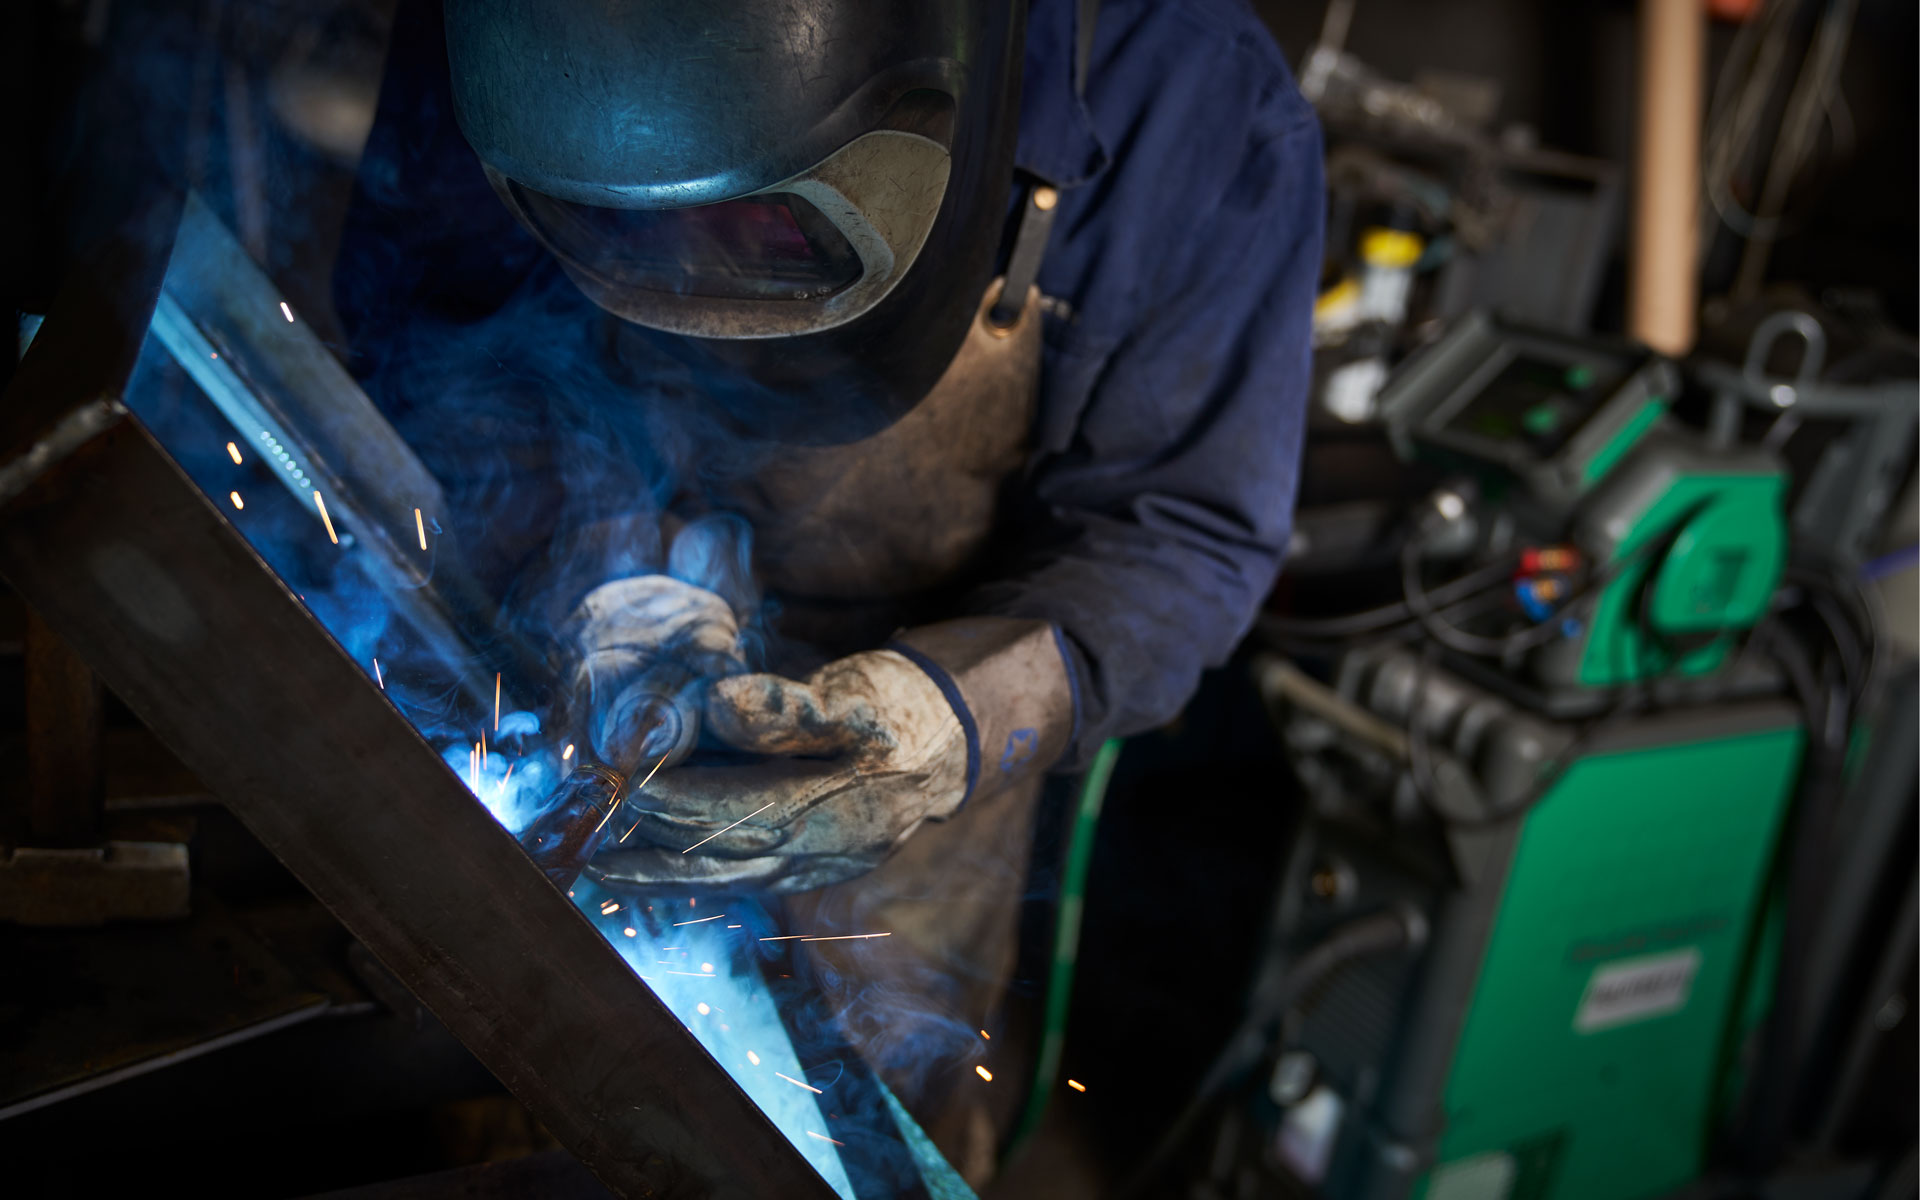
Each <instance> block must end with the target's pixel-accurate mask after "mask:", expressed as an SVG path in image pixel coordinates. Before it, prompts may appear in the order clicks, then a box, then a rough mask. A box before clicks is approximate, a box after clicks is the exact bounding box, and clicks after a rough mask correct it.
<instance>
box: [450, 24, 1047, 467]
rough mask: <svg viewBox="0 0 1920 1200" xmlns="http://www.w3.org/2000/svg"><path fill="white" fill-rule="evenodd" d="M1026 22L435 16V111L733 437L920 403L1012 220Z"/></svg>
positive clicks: (845, 421) (863, 420) (822, 426)
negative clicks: (731, 420)
mask: <svg viewBox="0 0 1920 1200" xmlns="http://www.w3.org/2000/svg"><path fill="white" fill-rule="evenodd" d="M1025 10H1026V6H1025V4H1024V3H1022V2H1021V0H907V2H902V0H721V2H719V3H705V4H682V3H648V2H643V0H545V2H542V3H535V2H533V0H447V2H446V27H447V52H448V60H449V63H450V66H451V68H452V78H453V93H454V107H455V114H456V116H457V118H458V120H459V123H460V128H461V131H462V132H463V133H464V134H465V136H466V138H467V141H468V142H469V143H470V144H471V145H472V146H473V148H474V150H475V151H476V152H477V153H478V155H479V157H480V160H481V163H482V165H483V166H484V167H485V169H486V173H487V176H488V178H489V179H490V180H491V181H492V183H493V187H494V190H495V191H496V192H497V193H498V195H499V196H500V198H501V200H502V201H503V202H504V203H505V204H506V206H507V207H508V208H509V209H510V210H511V211H512V212H513V214H514V216H515V217H516V218H518V219H519V221H520V223H521V224H522V225H524V226H525V227H526V228H527V229H528V230H530V231H531V232H532V234H533V236H534V237H535V238H537V239H538V240H539V241H540V242H541V243H542V244H543V245H544V246H545V247H546V248H547V250H548V251H550V252H551V253H552V255H553V256H554V258H556V259H557V260H558V261H559V263H560V265H561V266H562V267H563V268H564V270H565V271H566V273H567V275H568V276H569V277H570V278H571V279H572V280H573V282H574V283H575V284H576V285H577V286H578V287H579V289H580V290H581V291H582V292H584V293H585V294H586V295H587V296H588V297H589V298H590V299H592V301H593V302H594V303H595V304H597V305H599V306H600V308H602V309H604V310H606V311H607V312H610V313H612V314H614V315H615V316H618V317H620V318H622V319H623V320H624V321H626V322H629V323H631V325H632V326H634V327H638V328H639V329H640V330H644V331H648V332H646V333H645V334H642V335H641V339H642V340H643V341H645V342H646V343H648V344H649V345H650V347H651V349H652V350H653V351H655V352H658V353H659V354H662V355H664V356H666V357H667V358H669V359H671V360H673V361H674V362H675V363H677V364H678V365H679V367H680V368H681V369H682V373H683V374H687V375H690V376H691V377H695V378H698V379H699V380H700V383H701V386H702V388H703V390H705V391H706V392H707V393H708V394H709V396H710V397H711V398H712V399H713V400H714V401H715V402H717V403H719V404H721V405H723V406H728V407H731V408H732V409H734V410H735V415H736V416H738V417H740V418H741V419H742V421H743V422H749V423H760V424H763V425H767V426H771V427H775V432H785V433H787V434H794V433H799V434H800V435H801V436H802V437H803V438H805V440H847V439H850V438H851V437H858V436H865V435H866V434H867V433H870V432H873V431H874V430H876V429H878V428H882V427H884V426H885V425H886V424H887V423H889V422H890V421H891V420H893V419H895V418H897V417H898V416H899V415H900V414H902V413H903V412H905V411H906V410H907V409H909V408H911V407H912V406H913V405H914V404H915V403H917V402H918V401H919V399H920V398H921V397H922V396H923V395H925V393H926V392H927V390H928V389H929V388H930V387H931V386H932V384H933V383H934V381H935V380H936V379H937V378H938V377H939V375H940V373H941V371H942V370H943V369H944V368H945V366H946V364H947V363H948V361H949V360H950V359H951V358H952V356H953V354H954V353H955V351H956V350H957V349H958V347H959V345H960V341H961V339H962V338H963V337H964V336H965V333H966V330H967V328H968V326H969V324H970V323H971V321H972V320H973V318H974V315H975V312H976V309H977V307H978V304H979V301H980V298H981V296H982V294H983V292H984V290H985V288H986V286H987V284H988V282H989V276H990V274H991V271H992V266H993V261H994V256H995V253H996V251H997V249H998V242H999V234H1000V230H1001V226H1002V223H1003V221H1004V219H1005V216H1006V211H1007V209H1006V204H1007V189H1008V185H1009V182H1010V177H1011V173H1012V164H1013V149H1014V136H1015V124H1016V119H1017V113H1018V105H1019V84H1020V68H1021V54H1022V49H1023V45H1024V31H1025Z"/></svg>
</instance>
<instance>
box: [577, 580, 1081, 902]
mask: <svg viewBox="0 0 1920 1200" xmlns="http://www.w3.org/2000/svg"><path fill="white" fill-rule="evenodd" d="M706 713H707V728H708V730H709V731H710V732H711V733H712V734H714V735H715V736H716V737H717V738H719V739H720V740H721V741H723V742H725V743H727V744H728V745H730V746H732V747H734V748H735V749H738V750H743V751H746V752H749V753H752V754H758V755H764V756H766V757H765V758H763V759H762V760H760V761H757V762H750V763H743V764H740V765H720V766H694V767H683V768H680V769H677V770H669V771H666V772H663V773H662V774H661V775H659V776H658V777H656V778H655V779H654V781H653V782H652V783H651V784H649V785H648V787H647V789H646V791H645V792H644V793H642V794H640V795H637V796H634V797H632V798H631V799H630V800H629V804H630V805H631V806H632V808H631V810H630V811H632V812H633V813H634V814H635V819H636V820H637V821H638V824H637V825H636V826H634V828H633V830H632V832H631V833H630V834H629V835H628V836H627V838H626V839H625V840H624V842H622V843H620V844H616V845H614V846H611V847H609V848H607V849H606V850H603V851H602V852H601V853H600V854H599V856H598V857H596V858H595V859H594V862H593V865H592V866H591V867H590V868H589V869H590V871H591V872H592V873H593V874H595V875H596V876H599V877H600V878H602V879H603V880H606V881H609V882H615V883H626V884H675V885H679V884H708V885H725V886H730V887H761V888H771V889H772V890H775V891H782V892H797V891H806V890H809V889H812V888H816V887H822V886H824V885H826V884H829V883H836V882H839V881H840V880H843V879H848V878H851V877H853V876H855V875H859V874H862V873H864V872H866V871H869V870H871V869H873V868H874V867H875V866H877V865H879V863H880V862H881V861H882V860H883V859H885V858H886V856H887V854H888V853H889V852H890V851H892V850H893V848H894V847H895V846H897V845H899V844H900V843H901V841H903V840H904V839H905V838H907V837H908V836H909V835H911V834H912V833H913V832H914V831H915V830H917V829H919V828H920V826H921V825H922V824H924V823H926V822H928V821H939V820H942V819H944V818H946V817H949V816H951V815H952V814H953V813H954V812H955V811H956V810H958V809H959V807H960V806H961V805H962V804H963V803H964V802H965V801H966V799H967V797H968V796H969V794H970V793H971V792H973V791H974V790H975V789H977V788H983V787H989V788H997V787H1002V786H1006V785H1008V784H1010V783H1012V782H1014V781H1016V780H1018V779H1021V778H1024V777H1027V776H1030V775H1032V774H1035V773H1037V772H1039V771H1043V770H1045V769H1046V768H1047V767H1049V766H1051V765H1053V763H1054V762H1055V761H1056V760H1057V759H1058V758H1059V757H1060V755H1061V753H1062V752H1063V751H1064V749H1065V748H1066V745H1067V741H1068V737H1069V734H1070V729H1071V724H1072V719H1073V703H1072V695H1071V688H1070V686H1069V684H1068V677H1067V667H1066V663H1065V661H1064V659H1063V658H1062V657H1061V652H1060V648H1059V645H1058V643H1057V641H1056V639H1055V635H1054V632H1053V629H1052V627H1051V626H1049V625H1047V624H1045V623H1044V622H1038V621H1017V620H1012V619H1007V618H969V619H965V620H959V621H950V622H946V623H944V624H942V625H935V626H929V627H926V628H924V629H920V630H915V631H913V632H910V633H907V634H904V635H902V636H901V638H900V639H899V640H898V641H896V642H895V643H893V644H892V645H890V646H889V647H887V648H885V649H881V650H873V651H868V652H865V653H862V654H855V655H852V656H850V657H848V658H843V659H840V660H838V661H836V662H832V663H829V664H828V665H826V666H825V667H822V668H821V669H820V670H818V671H816V672H814V674H813V675H812V676H810V677H809V678H808V679H807V680H805V681H804V682H801V681H796V680H791V679H784V678H781V677H780V676H777V675H739V676H735V677H733V678H730V679H724V680H721V681H719V682H718V683H715V684H714V685H713V687H712V688H711V690H710V691H709V693H708V697H707V708H706Z"/></svg>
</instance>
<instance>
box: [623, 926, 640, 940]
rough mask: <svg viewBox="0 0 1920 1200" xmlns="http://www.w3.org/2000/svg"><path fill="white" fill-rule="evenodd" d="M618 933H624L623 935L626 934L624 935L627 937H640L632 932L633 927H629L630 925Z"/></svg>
mask: <svg viewBox="0 0 1920 1200" xmlns="http://www.w3.org/2000/svg"><path fill="white" fill-rule="evenodd" d="M620 932H621V933H624V934H626V935H627V936H628V937H639V936H640V935H639V933H638V932H636V931H635V930H634V928H633V926H631V925H629V926H627V927H626V928H625V929H622V930H621V931H620Z"/></svg>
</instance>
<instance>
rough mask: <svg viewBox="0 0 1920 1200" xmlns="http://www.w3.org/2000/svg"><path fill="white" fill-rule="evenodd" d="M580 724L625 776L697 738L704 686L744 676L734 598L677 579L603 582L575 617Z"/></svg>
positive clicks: (678, 753)
mask: <svg viewBox="0 0 1920 1200" xmlns="http://www.w3.org/2000/svg"><path fill="white" fill-rule="evenodd" d="M571 625H572V629H571V633H572V638H573V643H574V645H575V647H576V648H577V650H578V652H579V659H578V662H577V665H576V667H575V669H574V678H573V695H574V697H575V700H576V708H577V714H576V716H575V718H574V725H575V727H576V730H577V731H578V734H579V736H584V737H586V738H587V739H588V744H589V745H591V746H592V748H593V751H594V753H595V755H596V756H597V757H598V758H599V759H600V761H602V762H605V763H607V764H609V765H611V766H614V767H617V768H619V769H621V770H623V771H631V770H633V769H635V768H636V767H638V766H639V765H640V764H641V763H642V762H645V761H647V760H649V759H657V758H659V757H660V756H661V755H663V754H666V755H669V756H671V757H672V758H674V759H678V758H681V757H685V755H686V754H687V753H688V752H689V751H690V750H691V749H692V748H693V744H694V740H695V739H696V738H697V737H698V736H699V712H700V703H701V699H700V689H701V688H702V687H703V686H704V685H705V684H706V682H707V681H709V680H712V679H715V678H719V677H722V676H726V675H737V674H739V673H741V672H742V671H745V670H746V664H745V662H744V661H743V657H742V652H741V644H740V627H739V623H738V621H737V620H736V619H735V617H734V612H733V609H732V608H731V607H730V606H729V605H728V604H727V602H726V601H725V600H723V599H721V598H720V597H719V596H717V595H715V594H714V593H713V592H710V591H707V590H706V589H705V588H700V587H695V586H694V585H693V584H690V583H683V582H681V581H680V580H678V579H675V578H673V577H672V576H670V575H636V576H633V577H631V578H627V579H616V580H614V581H612V582H611V583H603V584H601V585H600V586H599V587H597V588H595V589H593V591H591V592H589V593H588V594H587V597H586V599H585V600H584V601H582V602H581V604H580V607H579V608H578V609H577V610H576V611H575V613H574V616H573V619H572V622H571Z"/></svg>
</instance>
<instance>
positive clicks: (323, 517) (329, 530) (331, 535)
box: [227, 442, 340, 546]
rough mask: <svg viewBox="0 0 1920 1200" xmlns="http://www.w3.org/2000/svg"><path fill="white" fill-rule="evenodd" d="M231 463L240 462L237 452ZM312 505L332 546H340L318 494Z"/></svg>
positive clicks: (331, 522)
mask: <svg viewBox="0 0 1920 1200" xmlns="http://www.w3.org/2000/svg"><path fill="white" fill-rule="evenodd" d="M227 449H229V450H232V449H233V443H232V442H228V443H227ZM233 461H235V462H239V461H240V455H239V454H238V453H237V452H236V453H235V454H234V456H233ZM313 503H314V507H316V508H318V509H319V510H320V522H321V524H323V525H325V526H326V527H327V536H328V537H329V538H331V539H332V540H333V544H334V545H336V546H338V545H339V544H340V535H339V534H337V533H335V532H334V531H333V518H332V517H330V516H328V515H327V502H326V501H325V500H323V499H321V498H320V493H319V492H315V493H314V494H313Z"/></svg>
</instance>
